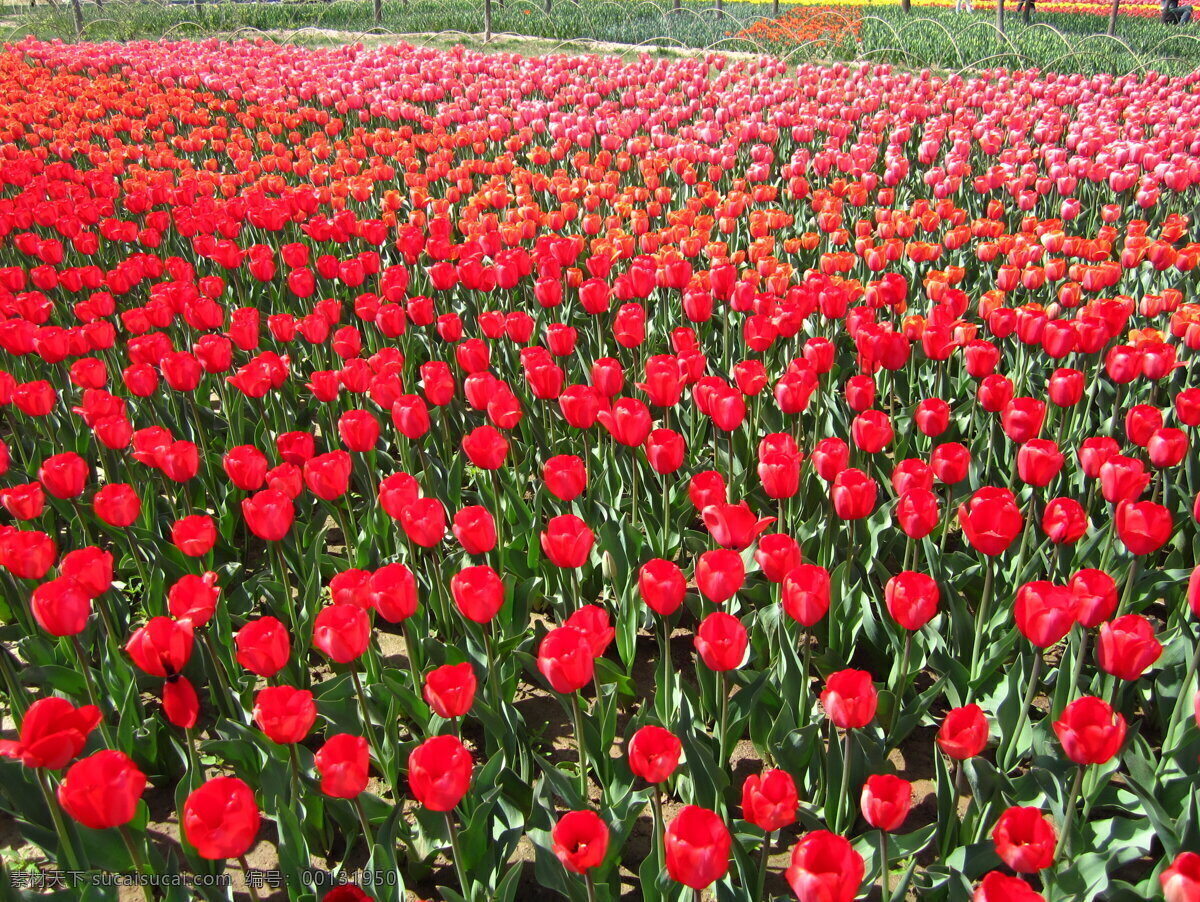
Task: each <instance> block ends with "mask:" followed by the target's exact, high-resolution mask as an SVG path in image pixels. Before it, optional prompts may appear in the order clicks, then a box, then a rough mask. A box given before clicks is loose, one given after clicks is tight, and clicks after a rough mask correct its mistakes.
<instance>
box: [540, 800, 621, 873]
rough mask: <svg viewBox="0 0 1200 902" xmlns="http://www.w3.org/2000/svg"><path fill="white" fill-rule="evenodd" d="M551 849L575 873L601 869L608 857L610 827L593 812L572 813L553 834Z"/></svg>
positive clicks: (562, 818) (563, 817) (559, 822)
mask: <svg viewBox="0 0 1200 902" xmlns="http://www.w3.org/2000/svg"><path fill="white" fill-rule="evenodd" d="M550 840H551V844H552V845H551V847H552V849H553V850H554V854H555V855H556V856H557V857H558V860H559V861H561V862H562V863H563V867H565V868H566V869H567V870H568V871H570V872H571V873H573V874H586V873H587V872H588V871H590V870H591V869H592V868H596V867H599V866H600V865H601V864H602V863H603V862H604V856H605V855H606V854H608V825H607V824H605V823H604V819H603V818H601V817H600V815H598V814H596V812H594V811H591V810H585V811H569V812H567V813H566V814H564V815H563V816H562V817H561V818H559V821H558V823H557V824H555V825H554V829H553V830H551V831H550Z"/></svg>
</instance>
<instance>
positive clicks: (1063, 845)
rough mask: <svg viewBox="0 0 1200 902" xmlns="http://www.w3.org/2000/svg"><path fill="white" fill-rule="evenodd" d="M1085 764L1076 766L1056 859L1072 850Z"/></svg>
mask: <svg viewBox="0 0 1200 902" xmlns="http://www.w3.org/2000/svg"><path fill="white" fill-rule="evenodd" d="M1084 769H1085V768H1084V766H1083V765H1082V764H1081V765H1079V766H1078V767H1077V768H1075V780H1074V782H1072V783H1071V795H1070V797H1069V798H1068V799H1067V810H1066V813H1065V816H1064V820H1063V828H1062V836H1061V837H1060V838H1059V840H1058V850H1057V851H1056V852H1055V855H1054V857H1055V859H1060V858H1062V857H1063V855H1066V854H1069V853H1070V851H1071V827H1072V825H1073V824H1074V823H1075V809H1076V808H1077V807H1078V802H1079V790H1080V787H1082V786H1083V772H1084Z"/></svg>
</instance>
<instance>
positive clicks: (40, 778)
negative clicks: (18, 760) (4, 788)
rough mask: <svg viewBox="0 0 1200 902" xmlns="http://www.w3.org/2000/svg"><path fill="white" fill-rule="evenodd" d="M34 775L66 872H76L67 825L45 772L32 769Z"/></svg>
mask: <svg viewBox="0 0 1200 902" xmlns="http://www.w3.org/2000/svg"><path fill="white" fill-rule="evenodd" d="M34 773H35V774H36V775H37V782H38V788H39V789H41V791H42V798H43V799H44V800H45V802H46V807H47V808H49V809H50V818H51V820H53V821H54V832H55V833H57V834H58V844H59V846H60V847H61V848H60V849H59V853H60V854H61V855H62V857H63V858H64V859H66V863H67V870H71V871H77V870H79V857H78V856H77V855H76V854H75V846H74V845H73V844H72V842H71V834H70V833H68V832H67V825H66V824H65V823H64V822H63V817H62V811H61V810H60V809H59V806H58V799H56V798H55V797H54V791H53V790H52V789H51V788H50V781H49V779H48V778H47V777H46V772H45V771H44V770H42V769H41V768H40V767H39V768H35V769H34Z"/></svg>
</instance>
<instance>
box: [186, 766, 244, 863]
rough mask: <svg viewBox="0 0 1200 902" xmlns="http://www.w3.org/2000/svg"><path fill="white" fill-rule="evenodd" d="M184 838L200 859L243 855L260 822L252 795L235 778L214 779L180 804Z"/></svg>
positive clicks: (195, 790)
mask: <svg viewBox="0 0 1200 902" xmlns="http://www.w3.org/2000/svg"><path fill="white" fill-rule="evenodd" d="M181 820H182V822H183V834H184V836H186V837H187V841H188V842H189V843H191V845H192V846H193V847H194V848H195V850H196V852H197V853H198V854H199V855H200V857H201V858H207V859H209V860H214V861H215V860H219V859H222V858H240V857H241V856H243V855H245V854H246V852H247V851H248V850H249V848H250V846H251V845H253V844H254V838H255V837H256V836H257V835H258V827H259V823H260V821H261V818H260V817H259V813H258V806H257V805H256V804H255V803H254V793H253V792H252V791H251V789H250V787H249V786H247V785H246V784H245V783H243V782H242V781H241V780H239V779H238V778H237V777H214V778H213V779H211V780H209V781H208V782H207V783H202V784H201V785H200V786H199V787H197V788H196V789H194V790H192V793H191V795H189V796H188V797H187V801H185V802H184V803H183V816H182V818H181Z"/></svg>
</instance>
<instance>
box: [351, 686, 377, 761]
mask: <svg viewBox="0 0 1200 902" xmlns="http://www.w3.org/2000/svg"><path fill="white" fill-rule="evenodd" d="M350 679H351V680H353V681H354V694H355V695H357V696H358V711H359V716H360V717H362V722H363V729H364V730H365V731H366V733H367V739H368V740H369V741H370V743H371V748H372V749H374V750H375V756H376V757H377V758H378V759H379V762H380V763H381V764H382V763H383V749H382V748H381V747H380V745H379V739H378V737H376V735H375V725H374V724H372V723H371V714H370V711H368V710H367V694H366V692H364V691H363V684H362V680H360V679H359V677H358V671H357V670H356V669H353V668H351V670H350Z"/></svg>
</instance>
